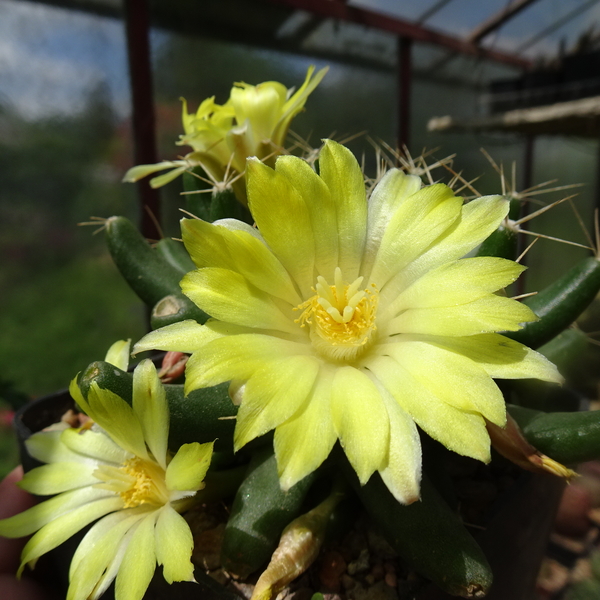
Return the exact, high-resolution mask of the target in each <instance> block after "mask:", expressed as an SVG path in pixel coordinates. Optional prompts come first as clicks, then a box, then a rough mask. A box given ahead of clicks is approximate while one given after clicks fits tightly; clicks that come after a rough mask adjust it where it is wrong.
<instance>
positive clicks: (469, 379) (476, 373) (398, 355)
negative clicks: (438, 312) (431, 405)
mask: <svg viewBox="0 0 600 600" xmlns="http://www.w3.org/2000/svg"><path fill="white" fill-rule="evenodd" d="M405 337H408V336H402V338H403V339H402V340H401V341H399V342H397V343H393V342H392V343H389V344H385V345H384V346H382V347H381V348H378V351H379V352H381V353H382V354H384V355H388V356H391V357H392V358H393V359H394V360H395V361H397V362H398V363H400V364H401V365H402V367H403V368H405V369H406V370H407V371H409V372H410V374H411V375H412V376H413V377H414V378H415V379H416V380H417V381H418V382H419V383H420V384H421V385H423V386H424V387H425V388H427V390H429V392H431V393H432V394H433V395H434V396H436V397H437V398H439V399H440V400H441V401H443V402H446V403H448V404H450V405H452V406H454V407H456V408H459V409H461V410H464V411H471V412H475V413H480V414H481V415H483V416H484V417H485V418H486V419H487V420H488V421H491V422H492V423H495V424H496V425H498V426H500V427H503V426H504V424H505V423H506V407H505V403H504V397H503V395H502V393H501V392H500V390H499V389H498V386H497V385H496V384H495V383H494V382H493V381H492V379H491V378H490V376H489V375H488V373H487V372H486V371H485V369H484V368H483V367H482V366H481V365H479V364H478V363H476V362H474V361H472V360H471V359H470V358H467V357H466V356H464V355H461V354H457V353H455V352H449V351H446V350H444V349H442V348H439V347H437V346H435V345H433V344H428V343H427V342H423V341H409V340H406V341H405V340H404V338H405Z"/></svg>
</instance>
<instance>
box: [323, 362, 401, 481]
mask: <svg viewBox="0 0 600 600" xmlns="http://www.w3.org/2000/svg"><path fill="white" fill-rule="evenodd" d="M331 414H332V418H333V426H334V427H335V430H336V433H337V436H338V437H339V439H340V442H341V444H342V448H343V449H344V452H345V453H346V456H347V457H348V460H349V461H350V464H351V465H352V466H353V467H354V470H355V471H356V473H357V474H358V479H359V480H360V483H361V484H362V485H364V484H365V483H367V481H368V480H369V477H371V475H372V474H373V473H374V472H375V471H378V470H380V469H383V468H385V466H386V464H387V457H388V450H389V444H390V423H389V418H388V414H387V411H386V409H385V405H384V403H383V400H382V398H381V394H380V393H379V391H378V389H377V387H376V386H375V384H374V383H373V382H372V381H371V380H370V379H369V377H368V376H367V375H366V374H365V373H363V372H361V371H359V370H358V369H355V368H354V367H349V366H346V367H339V368H338V369H337V370H336V373H335V378H334V380H333V388H332V392H331Z"/></svg>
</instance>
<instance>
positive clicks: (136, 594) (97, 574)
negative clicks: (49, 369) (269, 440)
mask: <svg viewBox="0 0 600 600" xmlns="http://www.w3.org/2000/svg"><path fill="white" fill-rule="evenodd" d="M126 346H127V349H128V344H127V345H126ZM113 348H114V352H113V355H112V357H113V358H114V359H116V360H117V362H119V363H121V364H122V362H123V360H125V362H126V357H124V356H123V352H121V350H123V348H125V345H123V346H122V347H121V348H115V347H113ZM109 355H110V352H109ZM107 358H109V357H107ZM133 388H134V392H133V404H132V406H130V405H129V404H128V403H127V402H125V401H124V400H122V399H121V398H119V397H118V396H116V395H115V394H113V393H112V392H110V391H108V390H103V389H100V388H99V387H98V386H97V385H96V384H92V386H91V388H90V391H89V394H88V398H87V401H86V400H85V399H84V398H83V396H82V395H81V392H80V391H79V388H78V387H77V385H76V383H75V382H73V383H72V384H71V394H72V396H73V398H74V399H75V400H76V402H77V403H78V404H79V406H80V407H81V408H82V409H83V410H84V411H85V412H86V413H87V414H88V416H89V417H90V418H91V419H92V420H93V422H94V424H93V425H92V426H91V428H90V427H84V428H80V429H74V428H71V427H68V428H66V426H64V427H63V428H56V427H53V428H50V430H46V431H43V432H40V433H36V434H34V435H33V436H31V437H30V438H29V440H27V442H26V444H27V449H28V451H29V453H30V454H31V455H32V456H33V457H34V458H36V459H38V460H40V461H42V462H46V463H48V464H46V465H43V466H41V467H38V468H37V469H33V470H32V471H30V472H28V473H26V475H25V477H24V478H23V480H22V482H21V486H22V487H23V488H24V489H26V490H27V491H29V492H31V493H33V494H38V495H43V496H46V495H52V494H58V495H56V496H54V497H53V498H51V499H50V500H46V501H45V502H42V503H41V504H38V505H37V506H34V507H33V508H30V509H29V510H27V511H25V512H23V513H20V514H18V515H15V516H14V517H10V518H8V519H4V520H2V521H0V535H2V536H5V537H22V536H25V535H29V534H31V533H33V532H35V531H37V533H36V534H35V535H34V536H33V537H32V538H31V539H30V540H29V542H28V543H27V545H26V546H25V548H24V549H23V554H22V556H21V566H20V568H19V571H18V574H19V575H20V574H21V573H22V571H23V569H24V567H25V565H26V564H30V565H31V566H32V567H33V566H34V565H35V562H36V560H37V559H38V558H39V557H40V556H42V555H43V554H45V553H46V552H49V551H50V550H52V549H53V548H55V547H56V546H58V545H59V544H62V543H63V542H64V541H65V540H67V539H68V538H70V537H71V536H72V535H74V534H75V533H77V532H78V531H79V530H80V529H82V528H84V527H85V526H87V525H89V524H90V523H92V522H94V521H97V519H100V520H99V521H97V522H96V523H95V524H94V525H93V526H92V527H91V529H90V530H89V532H88V533H87V534H86V535H85V537H84V538H83V540H82V541H81V543H80V544H79V546H78V548H77V550H76V552H75V554H74V556H73V560H72V562H71V567H70V571H69V580H70V583H69V590H68V593H67V599H68V600H88V599H91V600H93V599H96V598H99V597H100V596H101V595H102V594H103V593H104V591H106V589H107V588H108V586H109V585H110V584H111V582H112V581H113V580H114V579H115V578H116V582H115V594H116V598H117V600H141V598H142V597H143V595H144V593H145V591H146V589H147V587H148V584H149V583H150V580H151V579H152V576H153V574H154V570H155V568H156V565H157V563H158V564H159V565H162V566H163V575H164V577H165V579H166V580H167V582H169V583H172V582H173V581H193V580H194V577H193V571H194V568H193V565H192V563H191V560H190V557H191V553H192V546H193V540H192V534H191V531H190V528H189V526H188V525H187V523H186V521H185V520H184V518H183V517H182V516H181V515H180V514H179V513H180V512H182V511H183V510H185V509H186V508H187V507H188V506H189V505H190V502H193V496H194V494H195V493H196V491H198V490H200V489H202V488H203V487H204V484H203V479H204V476H205V474H206V471H207V469H208V467H209V465H210V460H211V456H212V444H198V443H193V444H185V445H183V446H182V447H181V448H180V449H179V451H178V452H177V454H175V456H173V457H172V456H171V455H170V454H169V452H168V450H167V439H168V434H169V412H168V406H167V402H166V399H165V392H164V388H163V387H162V385H161V383H160V381H159V379H158V376H157V374H156V369H155V368H154V365H153V364H152V362H150V361H148V360H146V361H143V362H141V363H140V364H139V365H138V366H137V368H136V369H135V371H134V382H133Z"/></svg>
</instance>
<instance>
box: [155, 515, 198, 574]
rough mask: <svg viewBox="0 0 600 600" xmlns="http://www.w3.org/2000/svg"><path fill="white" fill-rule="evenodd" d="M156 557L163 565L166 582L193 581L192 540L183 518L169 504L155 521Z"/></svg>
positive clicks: (188, 527)
mask: <svg viewBox="0 0 600 600" xmlns="http://www.w3.org/2000/svg"><path fill="white" fill-rule="evenodd" d="M155 539H156V559H157V561H158V564H159V565H162V566H163V576H164V578H165V580H166V581H167V583H173V582H174V581H194V565H193V564H192V561H191V560H190V558H191V556H192V549H193V547H194V540H193V538H192V532H191V531H190V526H189V525H188V524H187V523H186V521H185V519H184V518H183V517H182V516H181V515H180V514H179V513H177V512H176V511H175V510H173V509H172V508H171V507H170V506H169V505H167V506H165V507H164V509H163V510H161V511H160V515H159V517H158V519H157V521H156V531H155Z"/></svg>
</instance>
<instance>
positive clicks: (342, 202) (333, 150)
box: [319, 140, 367, 281]
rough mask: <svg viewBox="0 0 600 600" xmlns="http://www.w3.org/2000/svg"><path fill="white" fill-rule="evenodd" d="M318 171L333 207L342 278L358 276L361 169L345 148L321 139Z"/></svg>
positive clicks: (363, 216)
mask: <svg viewBox="0 0 600 600" xmlns="http://www.w3.org/2000/svg"><path fill="white" fill-rule="evenodd" d="M319 173H320V175H321V178H322V179H323V181H324V182H325V184H326V185H327V187H328V188H329V193H330V194H331V201H332V203H333V205H334V206H335V207H336V213H337V229H338V244H339V250H338V252H339V259H338V265H337V266H338V267H340V269H341V270H342V273H343V274H344V278H345V279H346V281H354V279H356V278H357V277H358V276H359V274H360V273H359V269H360V263H361V259H362V255H363V251H364V248H365V238H366V233H367V197H366V192H365V183H364V178H363V174H362V171H361V169H360V166H359V164H358V162H357V161H356V158H354V155H353V154H352V152H350V150H348V148H345V147H344V146H342V145H340V144H338V143H337V142H334V141H332V140H325V144H324V145H323V148H322V149H321V153H320V155H319Z"/></svg>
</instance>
